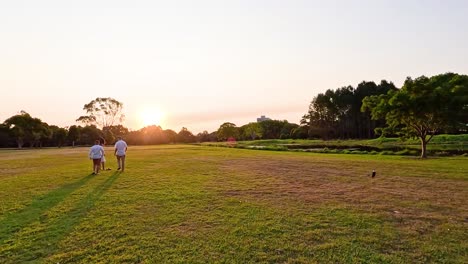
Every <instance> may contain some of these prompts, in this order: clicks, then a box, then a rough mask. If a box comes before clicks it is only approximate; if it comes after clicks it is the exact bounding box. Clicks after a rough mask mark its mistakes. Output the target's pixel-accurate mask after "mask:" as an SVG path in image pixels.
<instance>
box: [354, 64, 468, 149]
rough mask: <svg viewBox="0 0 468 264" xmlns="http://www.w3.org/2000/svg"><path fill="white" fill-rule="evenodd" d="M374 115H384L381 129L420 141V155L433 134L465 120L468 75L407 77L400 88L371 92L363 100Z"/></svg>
mask: <svg viewBox="0 0 468 264" xmlns="http://www.w3.org/2000/svg"><path fill="white" fill-rule="evenodd" d="M363 102H364V103H363V106H362V109H363V110H367V109H369V110H370V111H371V115H372V118H373V119H381V118H385V120H386V124H387V127H386V128H385V129H384V130H382V131H383V133H386V132H389V131H390V132H396V133H398V134H399V135H400V136H402V137H417V138H419V139H420V141H421V158H426V157H427V153H426V146H427V144H428V143H429V142H430V141H431V139H432V137H433V136H434V135H436V134H438V133H441V132H444V131H446V130H449V129H453V128H456V127H461V128H464V129H466V125H467V124H468V114H467V113H468V76H467V75H458V74H454V73H446V74H440V75H436V76H433V77H430V78H428V77H425V76H421V77H418V78H416V79H414V80H413V79H411V78H408V79H406V81H405V84H404V85H403V87H402V88H401V90H398V91H394V90H390V91H389V92H388V93H387V94H382V95H378V96H370V97H367V98H365V99H364V101H363Z"/></svg>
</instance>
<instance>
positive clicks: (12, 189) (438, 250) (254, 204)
mask: <svg viewBox="0 0 468 264" xmlns="http://www.w3.org/2000/svg"><path fill="white" fill-rule="evenodd" d="M87 150H88V149H87V148H77V149H61V150H54V149H47V150H23V151H14V150H8V151H0V185H1V186H2V188H0V262H1V263H21V262H28V261H33V262H39V263H41V262H43V263H77V262H78V263H79V262H81V263H92V262H113V263H139V262H141V263H155V262H157V263H164V262H165V263H201V262H203V263H206V262H208V263H210V262H211V263H212V262H228V263H249V262H267V263H278V262H289V263H311V262H317V263H350V262H360V263H427V262H439V263H440V262H446V263H466V262H468V255H467V254H468V243H467V242H466V241H467V224H466V223H467V219H468V206H467V205H466V198H467V197H468V175H467V174H466V172H467V171H468V158H466V157H456V158H455V157H447V158H438V159H429V160H424V161H423V160H418V159H413V158H408V157H399V156H379V155H376V156H370V155H334V154H329V155H323V154H315V153H301V152H272V151H255V150H243V149H233V148H213V147H204V146H183V145H180V146H179V145H175V146H157V147H154V146H147V147H130V150H129V153H128V167H127V171H126V172H124V173H118V172H116V171H115V167H116V164H115V161H114V160H113V159H112V158H111V157H108V160H109V166H110V167H113V168H114V170H112V171H106V172H103V173H101V174H100V175H97V176H92V175H90V172H91V162H90V161H89V160H87ZM373 169H375V170H376V171H377V176H376V177H375V178H371V177H370V176H369V174H370V172H371V171H372V170H373Z"/></svg>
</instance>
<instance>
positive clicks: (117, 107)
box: [76, 97, 125, 129]
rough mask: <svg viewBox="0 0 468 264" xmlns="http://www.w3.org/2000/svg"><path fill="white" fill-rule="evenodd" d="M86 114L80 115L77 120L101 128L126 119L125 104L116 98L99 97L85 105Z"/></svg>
mask: <svg viewBox="0 0 468 264" xmlns="http://www.w3.org/2000/svg"><path fill="white" fill-rule="evenodd" d="M83 110H85V111H86V115H84V116H80V117H79V118H78V119H77V120H76V121H77V122H81V123H84V124H87V125H95V126H97V127H99V128H101V129H102V128H105V127H110V126H113V125H114V124H116V123H120V122H122V121H123V120H124V118H125V115H124V114H123V112H122V111H123V104H122V103H121V102H119V101H117V100H115V99H114V98H110V97H106V98H103V97H98V98H96V99H94V100H92V101H91V102H89V103H88V104H85V105H84V106H83Z"/></svg>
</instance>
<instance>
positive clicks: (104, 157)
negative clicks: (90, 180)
mask: <svg viewBox="0 0 468 264" xmlns="http://www.w3.org/2000/svg"><path fill="white" fill-rule="evenodd" d="M104 144H105V141H104V139H103V140H102V141H101V146H102V148H104ZM101 165H102V170H111V168H107V169H106V154H105V153H104V154H103V155H102V159H101Z"/></svg>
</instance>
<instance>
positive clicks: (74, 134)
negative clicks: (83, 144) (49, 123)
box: [67, 125, 81, 147]
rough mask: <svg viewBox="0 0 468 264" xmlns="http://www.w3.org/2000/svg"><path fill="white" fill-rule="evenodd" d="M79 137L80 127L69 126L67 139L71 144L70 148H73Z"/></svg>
mask: <svg viewBox="0 0 468 264" xmlns="http://www.w3.org/2000/svg"><path fill="white" fill-rule="evenodd" d="M80 135H81V127H80V126H75V125H73V126H70V127H69V128H68V134H67V139H68V141H69V142H71V144H72V147H75V142H76V141H78V139H79V138H80Z"/></svg>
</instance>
